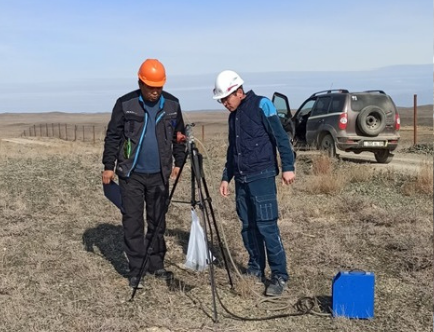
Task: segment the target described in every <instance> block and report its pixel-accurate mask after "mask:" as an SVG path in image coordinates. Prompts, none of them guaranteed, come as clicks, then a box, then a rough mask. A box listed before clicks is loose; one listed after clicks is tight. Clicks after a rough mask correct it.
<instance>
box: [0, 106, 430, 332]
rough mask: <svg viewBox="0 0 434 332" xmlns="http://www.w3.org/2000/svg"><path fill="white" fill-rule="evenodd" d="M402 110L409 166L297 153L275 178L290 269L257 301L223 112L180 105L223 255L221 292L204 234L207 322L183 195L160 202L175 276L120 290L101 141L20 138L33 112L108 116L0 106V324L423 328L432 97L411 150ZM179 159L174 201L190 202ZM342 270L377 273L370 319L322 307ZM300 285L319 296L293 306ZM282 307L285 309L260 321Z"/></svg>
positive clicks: (120, 265) (32, 327)
mask: <svg viewBox="0 0 434 332" xmlns="http://www.w3.org/2000/svg"><path fill="white" fill-rule="evenodd" d="M411 111H412V110H410V109H408V110H402V111H401V112H400V113H401V116H402V119H403V130H402V131H401V135H402V142H401V146H400V151H399V153H398V156H402V157H403V158H404V157H406V158H409V159H408V160H410V159H412V158H419V159H420V158H422V159H423V160H424V161H423V162H421V163H420V164H419V166H418V167H417V169H416V170H415V171H413V172H409V171H405V172H404V171H402V172H401V171H398V170H397V169H396V168H392V167H390V168H389V167H384V168H381V169H377V168H375V167H373V164H371V163H358V162H352V161H347V160H345V159H339V160H330V159H329V158H327V157H325V156H323V155H321V154H319V153H300V154H299V156H298V159H297V166H296V167H297V180H296V182H295V183H294V185H293V186H291V187H284V186H282V185H281V184H280V181H278V182H277V183H278V198H279V204H280V206H279V208H280V221H279V223H280V230H281V233H282V239H283V242H284V246H285V249H286V252H287V257H288V263H289V272H290V278H291V279H290V282H289V285H288V289H287V291H286V292H285V296H284V297H283V298H282V299H281V300H280V301H275V302H271V301H264V297H263V295H262V293H263V291H264V287H263V285H261V284H258V283H256V282H255V281H254V280H250V279H246V278H242V277H240V276H239V274H238V271H241V272H242V270H243V267H244V266H245V263H246V260H247V255H246V252H245V249H244V247H243V244H242V241H241V235H240V233H239V232H240V225H239V221H238V220H237V217H236V213H235V203H234V195H231V196H230V198H229V199H223V198H221V197H220V196H219V194H218V186H219V180H220V176H221V170H222V168H223V165H224V156H225V150H226V134H227V128H226V118H227V112H224V111H222V112H217V113H215V112H203V113H201V112H186V113H185V121H186V122H194V123H196V127H195V128H194V134H195V137H196V144H197V146H198V148H199V150H200V151H201V152H202V154H203V156H204V173H205V178H206V180H207V184H208V187H209V191H210V196H211V198H212V205H213V207H214V211H215V215H216V221H217V224H218V229H219V233H220V234H221V236H222V238H223V241H224V243H225V244H226V245H227V248H229V252H230V254H231V260H232V261H233V264H232V263H230V273H231V277H232V279H233V283H234V290H231V289H230V284H229V281H228V275H227V271H226V269H225V267H224V265H223V264H222V263H221V261H222V260H221V253H220V251H219V246H218V245H217V241H215V239H214V241H213V247H212V248H213V253H214V254H215V256H216V257H217V258H218V261H217V265H215V280H216V286H217V293H218V295H219V298H220V299H221V302H222V303H223V305H224V307H225V308H226V309H228V310H227V311H226V310H225V309H224V308H223V306H222V305H220V304H219V303H217V313H218V322H213V320H212V319H211V317H212V314H213V309H212V308H213V307H212V296H211V288H210V283H209V277H210V276H209V272H208V270H207V271H204V272H193V271H190V270H187V269H185V268H184V266H183V263H184V262H185V254H186V250H187V245H188V237H189V229H190V223H191V216H190V204H188V203H185V204H183V203H179V202H172V203H171V205H170V207H169V212H168V218H167V219H168V227H167V235H166V238H167V244H168V253H167V256H166V267H167V268H168V269H170V270H172V271H173V272H174V275H175V280H174V281H173V282H172V283H170V284H166V283H165V282H163V281H160V280H156V279H153V278H152V277H150V276H146V278H145V279H144V282H145V288H144V290H141V291H138V293H137V294H136V297H135V299H134V301H133V302H129V301H128V300H129V299H130V297H131V291H130V289H129V288H128V287H127V279H126V277H125V276H126V273H127V270H126V268H127V262H126V259H125V257H124V255H123V251H122V241H123V240H122V227H121V223H120V219H121V215H120V212H119V211H118V210H117V209H116V208H115V207H114V206H113V205H111V204H110V203H109V202H108V201H107V199H105V197H104V196H103V193H102V186H101V180H100V172H101V170H102V165H101V156H102V143H101V142H97V143H95V144H94V143H92V142H71V141H64V140H60V139H58V138H53V137H48V138H47V137H38V138H34V137H31V138H29V137H25V138H24V137H21V138H20V137H19V136H20V135H21V133H22V132H23V130H25V129H26V128H28V127H29V126H31V125H33V124H39V123H58V122H59V123H60V122H61V123H71V124H85V125H98V126H101V127H103V126H104V125H106V124H107V121H108V119H109V114H93V115H92V114H61V113H56V114H53V113H50V114H16V115H13V114H0V138H2V140H0V183H1V186H0V322H1V323H0V331H8V332H10V331H104V332H105V331H239V332H241V331H243V332H244V331H312V332H315V331H343V332H367V331H384V332H386V331H387V332H395V331H396V332H398V331H399V332H401V331H409V332H410V331H417V332H422V331H431V329H432V326H433V321H432V308H433V166H432V160H433V154H432V142H433V140H432V139H433V136H432V135H433V128H432V105H431V106H427V107H426V108H425V109H424V111H420V113H419V116H420V120H419V121H418V122H419V124H420V127H419V128H418V133H419V136H418V142H419V143H421V146H422V148H421V149H412V147H411V146H412V139H413V131H412V127H411V124H412V123H411V121H412V120H411V116H410V115H411V113H410V112H411ZM406 112H407V113H409V114H410V115H408V114H407V113H406ZM202 125H204V134H202ZM398 159H399V158H398ZM189 168H190V165H189V163H187V164H186V166H185V169H184V171H183V172H182V176H181V179H180V181H179V184H178V187H177V189H176V191H175V193H174V198H173V200H174V201H186V202H188V201H190V196H191V191H190V181H191V179H190V169H189ZM231 188H232V192H233V186H232V187H231ZM214 235H215V232H214ZM348 270H365V271H370V272H373V273H374V274H375V282H376V285H375V317H374V319H371V320H355V319H345V318H331V317H330V315H329V310H328V307H329V305H330V302H331V286H332V279H333V277H334V276H335V275H336V274H337V273H338V272H339V271H348ZM267 273H269V271H267ZM304 297H309V298H315V299H317V303H316V305H315V307H314V308H313V311H312V312H311V313H309V314H305V315H299V313H300V311H299V310H300V307H299V306H297V305H296V304H297V303H298V302H299V301H300V300H301V299H303V298H304ZM228 311H229V312H231V313H232V314H235V315H236V316H238V318H236V317H234V316H233V315H232V314H230V313H229V312H228ZM285 314H289V315H294V316H290V317H282V318H275V319H268V320H266V319H261V318H266V317H269V316H274V315H285ZM240 317H244V318H246V320H242V319H239V318H240Z"/></svg>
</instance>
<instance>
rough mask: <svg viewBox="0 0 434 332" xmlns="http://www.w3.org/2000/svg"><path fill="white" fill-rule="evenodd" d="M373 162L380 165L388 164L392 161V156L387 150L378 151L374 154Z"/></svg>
mask: <svg viewBox="0 0 434 332" xmlns="http://www.w3.org/2000/svg"><path fill="white" fill-rule="evenodd" d="M374 155H375V160H376V161H377V162H378V163H380V164H388V163H390V162H391V161H392V158H393V154H391V153H390V151H389V150H380V151H377V152H374Z"/></svg>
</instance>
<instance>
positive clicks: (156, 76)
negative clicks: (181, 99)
mask: <svg viewBox="0 0 434 332" xmlns="http://www.w3.org/2000/svg"><path fill="white" fill-rule="evenodd" d="M138 75H139V79H140V80H141V81H142V82H143V83H145V84H146V85H149V86H152V87H162V86H163V85H164V83H166V70H165V69H164V66H163V64H162V63H161V62H160V61H158V60H157V59H147V60H146V61H145V62H143V63H142V65H141V66H140V68H139V72H138Z"/></svg>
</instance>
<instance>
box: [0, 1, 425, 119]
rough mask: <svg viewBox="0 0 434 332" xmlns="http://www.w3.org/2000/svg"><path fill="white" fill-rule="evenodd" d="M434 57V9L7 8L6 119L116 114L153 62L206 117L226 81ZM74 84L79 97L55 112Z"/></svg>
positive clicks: (1, 54) (0, 97)
mask: <svg viewBox="0 0 434 332" xmlns="http://www.w3.org/2000/svg"><path fill="white" fill-rule="evenodd" d="M432 57H433V2H432V1H431V0H416V1H410V0H408V1H403V0H365V1H357V2H356V1H348V0H334V1H333V0H329V1H324V0H304V1H296V0H292V1H290V0H281V1H272V0H271V1H264V0H245V1H244V0H238V1H233V0H231V1H226V0H220V1H205V0H201V1H199V0H190V1H188V0H184V1H180V0H165V1H144V0H142V1H140V0H123V1H120V0H92V1H91V0H86V1H85V0H70V1H67V0H44V1H34V0H32V1H24V0H13V1H8V0H0V59H1V61H0V112H6V111H29V112H32V111H41V110H46V111H53V110H57V111H71V109H70V105H73V104H74V102H77V100H78V99H79V98H81V97H83V94H89V95H90V96H88V97H92V96H94V97H95V98H100V105H101V106H102V107H101V109H95V107H93V108H92V110H90V111H104V110H105V111H110V110H111V107H112V105H113V104H114V102H115V100H116V98H117V97H119V95H118V94H119V93H121V94H123V93H126V92H128V91H129V90H130V88H136V78H137V76H136V74H137V69H138V67H139V66H140V64H141V63H142V61H143V60H145V59H146V58H158V59H159V60H160V61H161V62H163V64H164V65H165V67H166V71H167V74H168V81H167V86H166V87H167V88H170V87H172V88H173V89H175V91H178V92H179V93H178V97H179V98H180V99H181V103H182V91H181V90H182V88H184V89H190V90H191V89H194V88H197V94H198V99H197V102H196V104H195V106H190V108H196V109H200V108H201V107H202V105H201V102H200V100H201V98H210V92H208V90H209V89H210V88H211V86H212V85H213V77H214V76H215V75H216V74H217V73H218V72H220V71H221V70H224V69H233V70H236V71H238V72H239V73H240V74H242V73H252V72H282V71H363V70H372V69H377V68H381V67H387V66H393V65H420V64H431V61H432V60H431V59H432ZM205 74H209V76H207V77H210V80H211V81H210V82H207V83H205V82H203V84H202V83H201V86H193V87H189V86H182V83H180V82H182V81H183V80H182V77H184V76H186V75H205ZM429 74H430V76H431V78H432V73H429ZM172 77H173V79H172ZM129 80H130V81H131V84H126V83H125V82H129ZM187 81H188V79H186V82H187ZM175 82H177V83H176V84H178V85H176V84H175ZM431 83H432V80H431ZM59 84H60V85H59ZM62 84H63V85H62ZM65 84H71V89H72V90H73V91H72V92H71V93H69V94H68V93H66V92H65V91H64V92H63V94H60V95H59V94H58V95H57V96H58V97H59V98H57V99H56V98H53V99H52V101H53V103H51V104H50V101H49V99H50V97H51V96H52V94H53V93H54V92H51V89H54V88H55V87H56V86H66V85H65ZM89 84H91V85H92V84H93V85H92V88H89V90H87V91H83V90H84V89H80V88H77V87H80V86H89ZM99 84H101V86H104V87H106V88H104V90H101V91H98V89H96V87H97V86H99ZM264 84H266V85H272V84H273V82H272V80H271V79H270V81H269V82H264ZM43 87H46V88H45V90H44V89H43ZM325 88H328V87H325ZM74 89H75V90H74ZM101 89H102V88H101ZM431 89H432V84H431ZM31 90H34V91H38V93H36V92H32V91H31ZM41 90H43V91H41ZM54 90H55V89H54ZM169 92H170V91H169ZM68 98H71V99H68ZM58 99H59V100H62V103H57V102H56V103H54V100H58ZM72 99H74V100H72ZM62 104H63V105H62ZM107 105H110V107H109V109H107V108H108V107H107ZM204 107H205V106H204ZM83 108H85V107H83V105H81V106H80V109H78V110H77V111H83Z"/></svg>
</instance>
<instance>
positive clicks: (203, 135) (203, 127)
mask: <svg viewBox="0 0 434 332" xmlns="http://www.w3.org/2000/svg"><path fill="white" fill-rule="evenodd" d="M202 142H205V125H202Z"/></svg>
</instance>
